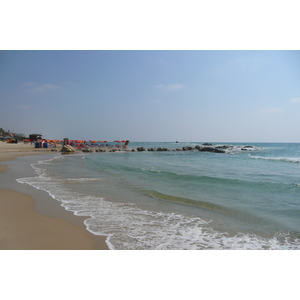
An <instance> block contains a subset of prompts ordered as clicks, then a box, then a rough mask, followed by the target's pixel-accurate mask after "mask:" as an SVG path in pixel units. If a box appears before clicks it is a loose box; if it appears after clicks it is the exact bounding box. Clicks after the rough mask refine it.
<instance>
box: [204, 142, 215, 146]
mask: <svg viewBox="0 0 300 300" xmlns="http://www.w3.org/2000/svg"><path fill="white" fill-rule="evenodd" d="M202 145H204V146H212V145H213V144H211V143H204V144H202Z"/></svg>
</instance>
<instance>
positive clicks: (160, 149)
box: [157, 148, 168, 151]
mask: <svg viewBox="0 0 300 300" xmlns="http://www.w3.org/2000/svg"><path fill="white" fill-rule="evenodd" d="M157 151H168V148H157Z"/></svg>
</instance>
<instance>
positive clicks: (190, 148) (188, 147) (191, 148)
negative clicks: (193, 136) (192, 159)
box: [187, 146, 195, 150]
mask: <svg viewBox="0 0 300 300" xmlns="http://www.w3.org/2000/svg"><path fill="white" fill-rule="evenodd" d="M187 149H188V150H195V148H194V147H191V146H187Z"/></svg>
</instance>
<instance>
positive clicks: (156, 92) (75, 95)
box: [0, 50, 300, 142]
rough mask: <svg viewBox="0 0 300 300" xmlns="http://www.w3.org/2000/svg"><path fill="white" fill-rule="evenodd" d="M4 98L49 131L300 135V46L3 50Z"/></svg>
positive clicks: (15, 123)
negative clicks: (278, 48)
mask: <svg viewBox="0 0 300 300" xmlns="http://www.w3.org/2000/svg"><path fill="white" fill-rule="evenodd" d="M0 105H1V119H0V123H1V124H0V127H2V128H4V129H10V130H11V131H14V132H16V133H24V134H25V135H29V134H30V133H42V134H43V136H44V138H47V139H62V138H65V137H68V138H70V139H88V140H89V139H96V140H104V139H105V140H109V141H112V140H115V139H129V140H130V141H166V142H169V141H182V142H183V141H194V142H197V141H198V142H217V141H219V142H300V131H299V122H300V121H299V115H300V52H299V51H221V50H217V51H205V50H199V51H188V50H186V51H185V50H178V51H175V50H171V51H167V50H162V51H155V50H150V51H139V50H136V51H130V50H129V51H121V50H117V51H108V50H107V51H106V50H98V51H73V50H70V51H68V50H66V51H63V50H62V51H1V52H0Z"/></svg>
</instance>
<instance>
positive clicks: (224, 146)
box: [216, 145, 233, 149]
mask: <svg viewBox="0 0 300 300" xmlns="http://www.w3.org/2000/svg"><path fill="white" fill-rule="evenodd" d="M216 148H219V149H231V148H233V147H232V146H229V145H222V146H217V147H216Z"/></svg>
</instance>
